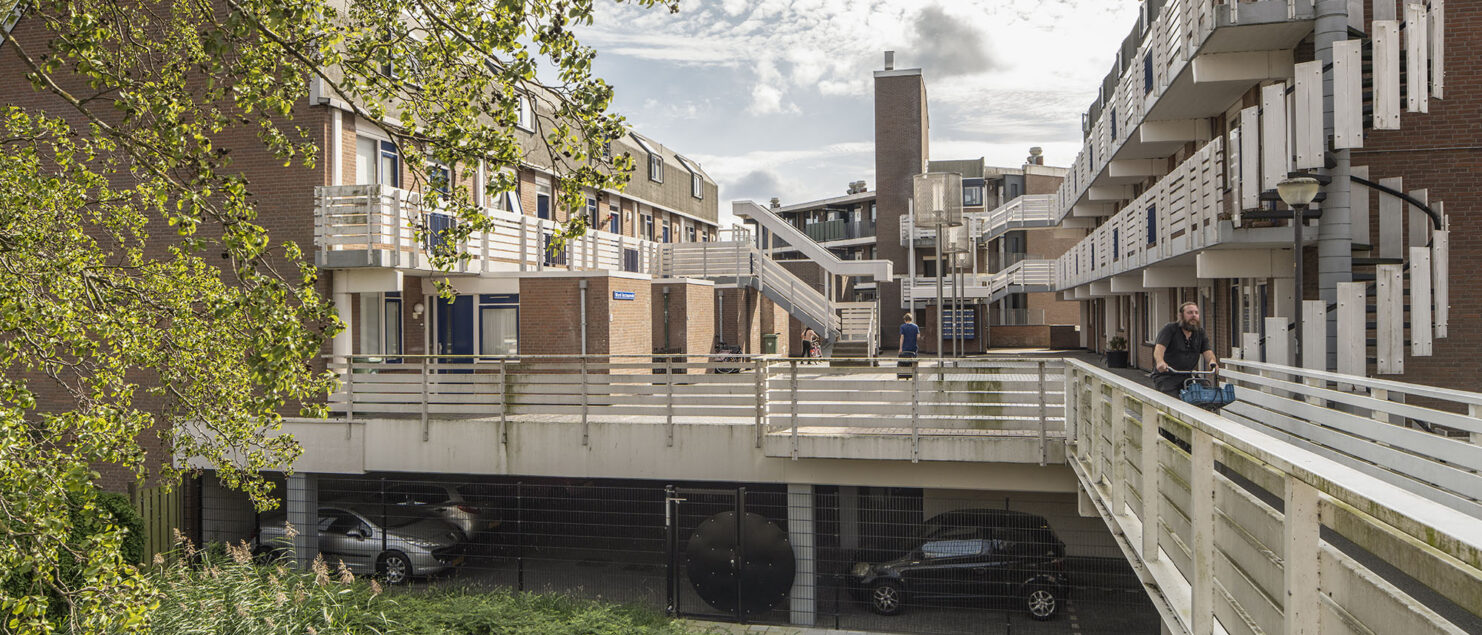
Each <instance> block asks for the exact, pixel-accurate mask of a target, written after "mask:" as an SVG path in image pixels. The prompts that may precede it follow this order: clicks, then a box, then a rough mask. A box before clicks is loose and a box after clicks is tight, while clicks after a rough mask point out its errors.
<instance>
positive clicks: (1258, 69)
mask: <svg viewBox="0 0 1482 635" xmlns="http://www.w3.org/2000/svg"><path fill="white" fill-rule="evenodd" d="M1294 64H1295V62H1294V61H1293V57H1292V51H1291V50H1290V49H1288V50H1282V51H1242V52H1239V53H1210V54H1207V55H1200V56H1199V57H1196V58H1194V62H1193V69H1194V83H1195V84H1207V83H1214V82H1259V81H1262V80H1267V79H1287V78H1289V77H1291V76H1292V74H1293V71H1294Z"/></svg>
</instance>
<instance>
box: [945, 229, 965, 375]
mask: <svg viewBox="0 0 1482 635" xmlns="http://www.w3.org/2000/svg"><path fill="white" fill-rule="evenodd" d="M967 250H968V231H967V226H966V225H958V226H956V227H950V228H948V229H947V237H946V240H945V241H943V243H942V255H943V256H947V258H946V261H947V267H948V271H950V272H951V274H952V278H951V284H952V289H951V291H952V296H951V298H952V300H951V304H950V306H951V307H952V355H953V356H958V355H961V352H960V351H959V350H958V344H959V339H960V338H959V337H958V336H959V335H961V331H962V324H961V320H962V307H961V306H960V304H961V301H962V295H963V294H962V288H961V286H960V285H961V283H962V275H961V274H962V270H961V266H962V263H963V260H962V255H963V254H965V253H967ZM943 334H944V335H945V334H946V333H945V331H944V332H943Z"/></svg>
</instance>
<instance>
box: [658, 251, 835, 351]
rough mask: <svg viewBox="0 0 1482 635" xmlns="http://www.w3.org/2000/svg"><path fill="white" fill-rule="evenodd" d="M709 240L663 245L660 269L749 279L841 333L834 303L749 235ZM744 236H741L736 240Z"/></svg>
mask: <svg viewBox="0 0 1482 635" xmlns="http://www.w3.org/2000/svg"><path fill="white" fill-rule="evenodd" d="M721 237H722V238H733V239H732V240H721V241H715V242H705V243H671V244H667V245H662V246H660V250H659V253H660V257H659V261H660V265H659V273H660V275H662V276H663V277H666V278H712V279H713V278H735V279H738V280H743V279H744V280H747V281H749V283H750V284H754V285H755V286H756V287H757V290H759V291H761V292H762V293H764V294H767V296H768V297H770V298H772V300H773V301H776V302H778V303H780V304H784V305H786V307H787V309H788V312H789V313H791V314H792V315H794V316H795V317H797V318H798V319H800V320H802V321H803V322H804V323H806V324H808V325H809V326H811V327H813V328H815V329H818V330H819V331H820V335H822V336H823V337H824V338H826V339H830V340H831V339H834V338H835V337H836V336H837V335H838V333H839V317H838V315H837V314H835V312H834V309H833V303H832V302H831V301H830V300H829V298H828V297H826V296H825V295H824V294H822V293H819V292H818V290H817V289H814V288H813V286H812V285H810V284H808V283H807V282H804V281H803V280H802V279H800V278H798V277H797V276H795V275H793V273H792V272H791V271H788V270H787V268H786V267H783V266H782V265H780V264H778V263H777V262H776V261H774V260H772V259H771V258H768V257H766V255H765V254H763V253H761V251H759V250H757V249H756V247H754V246H752V244H751V241H750V238H749V236H745V235H736V236H721ZM734 238H740V239H741V240H735V239H734Z"/></svg>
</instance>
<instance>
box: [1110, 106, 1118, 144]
mask: <svg viewBox="0 0 1482 635" xmlns="http://www.w3.org/2000/svg"><path fill="white" fill-rule="evenodd" d="M1111 133H1112V141H1116V140H1117V109H1116V108H1113V109H1112V110H1111Z"/></svg>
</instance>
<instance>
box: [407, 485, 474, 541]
mask: <svg viewBox="0 0 1482 635" xmlns="http://www.w3.org/2000/svg"><path fill="white" fill-rule="evenodd" d="M467 488H468V487H467V486H464V487H459V486H457V485H454V484H451V483H429V482H403V483H392V484H390V485H388V486H387V487H386V502H388V503H391V504H393V505H397V506H398V508H404V507H420V508H424V509H427V510H428V511H430V512H432V513H434V514H437V515H438V516H440V517H441V518H442V519H443V520H445V521H447V522H448V523H449V524H451V525H453V526H455V527H457V528H458V529H459V530H461V531H462V532H463V536H464V537H465V538H467V539H469V540H475V539H482V538H486V537H487V534H489V533H490V532H493V531H494V530H495V529H497V528H499V524H500V521H499V512H498V511H497V510H496V509H494V508H492V507H490V506H488V505H480V504H477V503H475V502H473V501H472V500H470V498H471V497H470V496H467V495H465V494H466V492H465V491H464V490H465V489H467Z"/></svg>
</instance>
